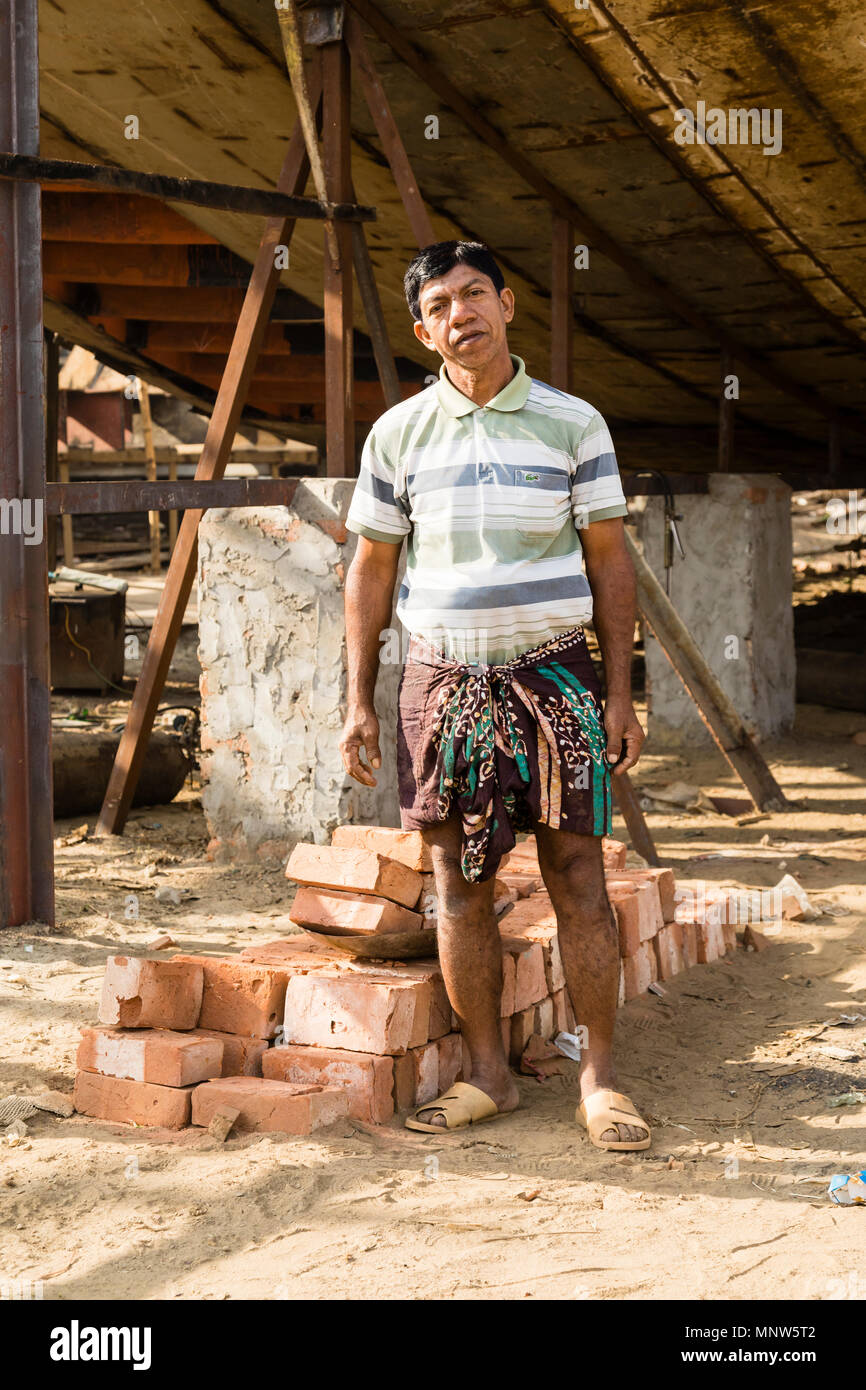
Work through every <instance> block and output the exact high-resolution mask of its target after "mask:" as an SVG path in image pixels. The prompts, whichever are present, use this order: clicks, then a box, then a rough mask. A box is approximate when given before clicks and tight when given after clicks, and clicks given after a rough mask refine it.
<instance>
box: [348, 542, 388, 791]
mask: <svg viewBox="0 0 866 1390" xmlns="http://www.w3.org/2000/svg"><path fill="white" fill-rule="evenodd" d="M400 549H401V547H400V546H399V545H391V544H389V543H388V542H387V541H371V540H368V539H367V537H366V536H359V537H358V548H357V550H356V551H355V558H354V559H353V561H352V563H351V565H350V566H349V572H348V574H347V575H346V648H347V656H348V668H349V670H348V684H349V690H348V709H347V712H346V722H345V725H344V726H343V734H342V737H341V739H340V754H341V756H342V759H343V766H344V767H345V769H346V771H347V772H348V774H349V776H350V777H354V779H355V781H356V782H362V783H363V785H364V786H365V787H375V785H376V779H375V777H374V776H373V774H372V773H371V772H370V770H369V768H367V767H365V765H364V764H363V763H362V762H361V758H360V752H361V749H362V748H363V749H364V753H365V755H366V758H367V761H368V762H369V764H370V767H380V766H381V762H382V755H381V753H380V751H379V720H378V719H377V717H376V710H375V705H374V701H373V697H374V692H375V690H376V677H377V675H378V674H379V646H380V641H379V634H380V632H382V631H383V629H385V628H387V627H388V625H389V623H390V621H391V607H392V604H393V601H394V585H395V583H396V580H397V567H398V565H399V562H400Z"/></svg>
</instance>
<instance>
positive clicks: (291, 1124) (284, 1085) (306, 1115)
mask: <svg viewBox="0 0 866 1390" xmlns="http://www.w3.org/2000/svg"><path fill="white" fill-rule="evenodd" d="M223 1106H230V1107H231V1108H232V1109H233V1110H237V1111H238V1117H237V1120H236V1121H235V1125H236V1127H237V1129H239V1130H253V1131H256V1132H258V1133H265V1134H271V1133H283V1134H311V1133H312V1132H313V1130H314V1129H320V1128H321V1127H322V1126H323V1125H329V1124H333V1122H334V1121H335V1120H339V1119H340V1118H342V1117H343V1116H344V1115H347V1114H348V1110H349V1102H348V1097H347V1094H346V1092H345V1090H343V1089H342V1088H341V1087H331V1086H329V1087H320V1086H306V1085H302V1086H296V1085H292V1083H291V1082H289V1081H268V1080H265V1079H264V1078H262V1077H258V1076H226V1077H223V1078H222V1079H221V1080H219V1081H205V1082H203V1083H202V1085H201V1086H196V1088H195V1090H194V1091H193V1093H192V1122H193V1124H194V1125H201V1126H202V1127H203V1128H205V1129H206V1128H207V1127H208V1125H209V1124H210V1123H211V1120H212V1119H213V1117H214V1115H215V1114H216V1112H217V1110H219V1109H220V1108H221V1107H223Z"/></svg>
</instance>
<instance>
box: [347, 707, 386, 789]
mask: <svg viewBox="0 0 866 1390" xmlns="http://www.w3.org/2000/svg"><path fill="white" fill-rule="evenodd" d="M362 748H363V749H364V753H365V754H366V757H367V761H368V762H369V764H370V767H381V765H382V755H381V753H380V752H379V721H378V719H377V718H376V711H375V710H374V709H373V707H372V705H371V706H370V707H369V708H366V709H363V708H360V709H355V710H349V713H348V714H347V716H346V722H345V724H344V725H343V736H342V738H341V739H340V756H341V757H342V759H343V766H344V768H345V769H346V771H347V772H348V774H349V776H350V777H354V779H355V781H356V782H361V783H362V784H363V785H364V786H365V787H375V785H376V779H375V777H374V776H373V774H372V772H370V769H369V768H367V767H365V766H364V764H363V763H362V762H361V759H360V756H359V755H360V751H361V749H362Z"/></svg>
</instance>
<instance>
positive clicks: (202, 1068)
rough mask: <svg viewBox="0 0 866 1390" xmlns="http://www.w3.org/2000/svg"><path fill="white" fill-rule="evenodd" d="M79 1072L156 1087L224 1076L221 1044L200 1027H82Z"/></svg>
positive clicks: (189, 1083)
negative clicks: (187, 1029)
mask: <svg viewBox="0 0 866 1390" xmlns="http://www.w3.org/2000/svg"><path fill="white" fill-rule="evenodd" d="M81 1034H82V1037H81V1042H80V1043H79V1045H78V1057H77V1063H78V1069H79V1071H92V1072H99V1073H101V1075H103V1076H118V1077H125V1078H127V1079H128V1080H130V1081H149V1082H152V1083H153V1084H154V1085H156V1086H191V1085H194V1084H195V1083H196V1082H197V1081H206V1080H207V1079H208V1078H209V1077H212V1076H220V1075H222V1066H223V1044H222V1043H221V1042H220V1041H218V1040H217V1039H216V1038H212V1037H204V1036H203V1035H202V1034H201V1033H199V1032H198V1031H193V1032H189V1033H176V1032H172V1031H170V1030H168V1029H165V1028H148V1029H142V1028H136V1029H128V1030H127V1029H121V1028H82V1030H81Z"/></svg>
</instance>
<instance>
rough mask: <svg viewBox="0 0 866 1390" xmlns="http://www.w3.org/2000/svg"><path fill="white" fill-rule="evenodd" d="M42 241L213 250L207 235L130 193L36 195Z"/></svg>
mask: <svg viewBox="0 0 866 1390" xmlns="http://www.w3.org/2000/svg"><path fill="white" fill-rule="evenodd" d="M42 239H43V241H98V242H109V243H113V242H116V243H117V244H118V245H122V246H130V245H139V246H157V245H163V246H192V245H195V246H218V245H219V242H218V241H217V238H216V237H215V236H211V234H210V232H205V231H202V229H201V227H197V226H196V225H195V223H194V222H190V221H189V220H188V219H187V218H186V217H181V215H180V213H179V212H175V211H174V209H173V208H170V207H165V206H163V205H162V204H160V203H157V202H156V201H155V200H154V199H153V198H140V197H136V196H135V195H134V194H130V193H106V194H104V195H103V196H102V197H101V198H95V197H94V196H93V193H92V192H87V193H58V192H57V191H56V189H54V188H46V189H45V190H44V191H43V194H42Z"/></svg>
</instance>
